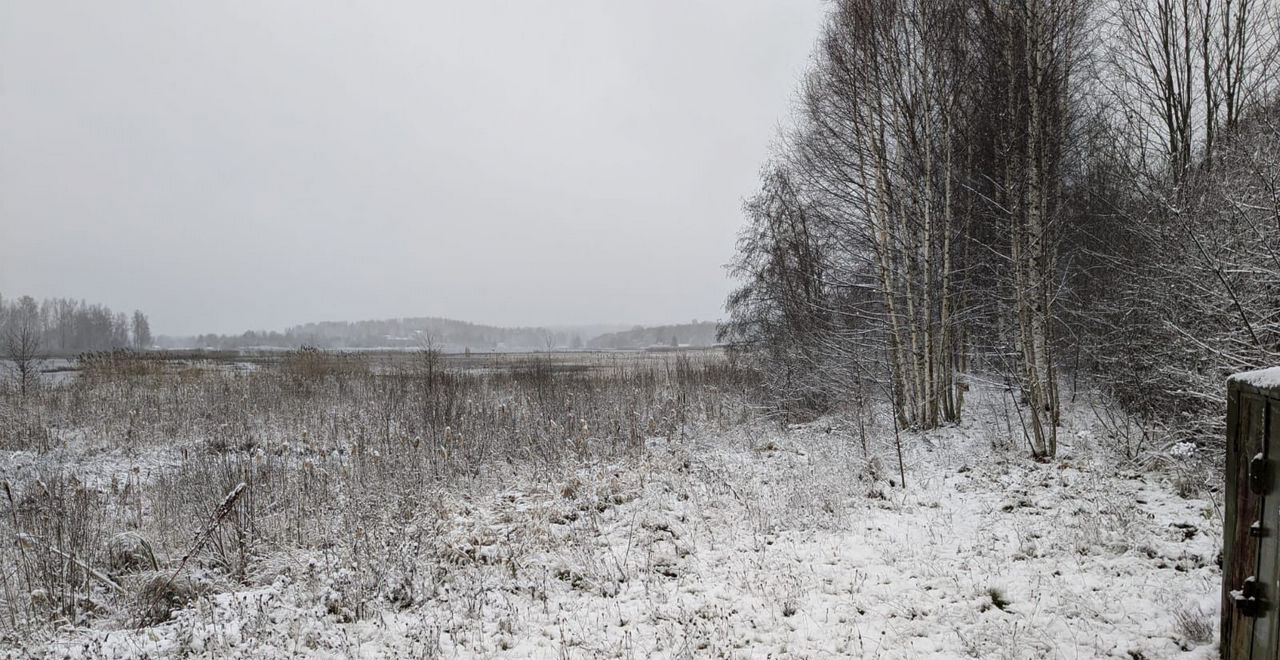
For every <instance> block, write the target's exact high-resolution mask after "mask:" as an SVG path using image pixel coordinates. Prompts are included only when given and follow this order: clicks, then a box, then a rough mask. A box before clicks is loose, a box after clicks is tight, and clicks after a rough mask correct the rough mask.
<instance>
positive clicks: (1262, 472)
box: [1249, 453, 1271, 495]
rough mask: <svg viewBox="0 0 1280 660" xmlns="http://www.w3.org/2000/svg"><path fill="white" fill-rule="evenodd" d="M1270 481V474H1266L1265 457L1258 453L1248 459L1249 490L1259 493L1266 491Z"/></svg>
mask: <svg viewBox="0 0 1280 660" xmlns="http://www.w3.org/2000/svg"><path fill="white" fill-rule="evenodd" d="M1270 481H1271V479H1270V475H1268V474H1267V459H1266V457H1265V456H1263V455H1262V454H1261V453H1259V454H1258V455H1257V456H1254V457H1253V460H1251V461H1249V490H1250V491H1252V492H1253V493H1254V494H1257V495H1261V494H1263V493H1265V492H1267V486H1269V485H1270Z"/></svg>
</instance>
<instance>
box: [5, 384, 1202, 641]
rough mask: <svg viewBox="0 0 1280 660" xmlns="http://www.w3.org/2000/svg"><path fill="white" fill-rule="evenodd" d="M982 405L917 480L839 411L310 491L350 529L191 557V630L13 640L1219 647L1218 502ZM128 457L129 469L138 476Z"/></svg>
mask: <svg viewBox="0 0 1280 660" xmlns="http://www.w3.org/2000/svg"><path fill="white" fill-rule="evenodd" d="M983 396H995V394H993V393H986V394H984V393H983V392H981V391H978V392H975V393H974V396H973V401H974V403H973V404H972V405H971V406H970V409H969V410H970V411H971V413H970V415H969V419H968V420H967V421H966V422H965V423H964V424H962V425H961V426H958V427H949V428H945V429H941V430H938V431H933V432H929V433H925V434H916V433H908V434H905V435H904V436H903V443H904V454H905V474H906V481H907V483H906V487H905V488H903V485H902V484H901V483H899V477H898V466H897V463H896V460H897V458H896V453H895V452H894V451H892V446H891V444H890V443H891V441H892V437H893V434H892V431H891V430H890V429H887V428H886V427H885V425H884V424H883V423H882V424H880V425H879V426H873V427H872V430H871V434H870V451H869V452H867V453H864V450H863V448H862V445H861V442H860V440H859V437H858V435H857V433H856V431H855V428H856V425H855V424H854V423H852V422H850V421H848V420H843V419H841V418H839V417H833V418H828V419H823V420H820V421H818V422H814V423H810V424H806V425H801V426H793V427H791V428H788V429H779V428H778V427H777V426H776V425H766V424H764V423H762V422H755V423H743V424H739V425H735V426H731V427H722V426H718V425H711V424H708V425H690V426H687V427H686V429H685V430H686V434H685V435H684V436H681V435H679V434H677V435H675V436H674V437H657V436H653V437H649V438H647V439H646V440H645V443H644V447H643V449H641V450H639V451H634V452H626V453H621V454H609V455H599V454H594V455H593V454H584V455H582V456H579V457H577V458H571V459H566V460H562V461H557V462H552V463H547V462H539V461H497V462H494V463H491V464H486V465H484V466H483V467H482V468H480V469H478V470H477V471H476V472H475V473H474V474H471V475H468V476H467V477H466V478H462V479H451V480H447V481H439V482H432V483H424V484H422V485H421V486H413V487H397V488H387V487H384V485H380V484H376V483H369V484H368V485H367V486H366V488H367V491H368V492H366V493H359V492H347V493H337V494H336V497H339V498H341V501H335V502H331V503H328V504H327V505H326V506H316V507H314V508H315V511H317V513H316V514H315V515H317V516H330V517H332V518H333V519H332V520H329V521H327V522H326V521H320V520H317V521H312V523H310V524H314V525H317V526H324V528H325V529H326V530H327V532H326V535H327V538H328V539H329V540H328V541H327V542H309V543H302V544H290V543H288V542H286V539H287V536H286V535H272V539H273V542H272V544H271V545H270V546H269V547H268V548H265V549H263V548H262V547H261V546H257V547H258V554H257V555H255V557H253V558H252V561H250V562H249V563H248V566H247V569H246V573H245V575H244V576H243V579H241V580H231V579H228V576H227V575H226V573H225V571H223V572H219V571H218V570H216V566H214V567H211V566H204V565H202V566H200V567H198V569H197V570H195V571H192V572H190V576H189V577H186V578H184V579H189V580H190V581H191V582H192V583H193V585H195V586H192V587H191V588H192V593H199V594H202V595H199V596H198V597H197V598H196V599H195V601H194V603H193V604H191V605H190V606H188V607H185V608H183V609H180V610H178V611H177V612H175V613H174V614H173V616H172V617H171V618H170V619H169V620H168V621H165V622H162V623H158V624H155V625H150V626H147V627H141V628H138V627H135V626H136V623H137V619H136V618H135V617H130V616H125V615H123V614H120V615H103V616H101V617H99V618H94V619H91V620H89V621H88V622H86V623H81V624H78V625H76V626H66V627H62V628H60V629H56V630H50V631H43V632H39V633H35V632H29V633H21V632H11V633H10V636H9V638H8V642H7V647H6V649H7V650H6V651H5V652H6V653H8V655H9V656H10V657H29V656H46V657H69V658H144V657H145V658H165V657H217V658H222V657H244V658H260V659H267V658H286V657H290V658H292V657H318V658H347V657H361V658H409V657H412V658H420V657H427V658H432V657H461V658H466V657H512V658H524V657H542V658H615V657H616V658H648V657H672V658H675V657H687V658H697V657H712V658H754V657H761V658H763V657H795V658H829V657H865V658H930V657H937V658H965V657H975V658H1098V657H1115V658H1129V659H1133V658H1168V657H1187V658H1211V657H1215V654H1216V649H1215V645H1214V641H1215V640H1214V639H1212V636H1213V635H1214V632H1213V628H1214V627H1216V618H1217V599H1218V593H1219V592H1218V589H1219V581H1220V571H1219V569H1218V568H1217V566H1216V559H1217V556H1218V552H1219V549H1220V545H1221V540H1220V538H1221V521H1220V512H1219V508H1218V507H1217V506H1216V505H1215V503H1214V502H1213V501H1212V500H1211V499H1198V498H1197V497H1184V496H1183V495H1189V494H1191V493H1188V492H1187V491H1186V489H1185V488H1184V489H1181V490H1182V495H1180V494H1179V490H1180V488H1179V485H1178V484H1179V475H1177V474H1172V473H1170V474H1165V473H1155V472H1145V471H1144V472H1138V471H1135V470H1134V469H1132V468H1131V467H1129V466H1128V465H1127V464H1126V463H1124V462H1123V461H1120V460H1119V459H1117V455H1116V453H1115V452H1114V451H1113V450H1112V449H1111V448H1109V447H1108V443H1107V441H1106V439H1105V438H1102V437H1100V435H1099V434H1100V430H1099V429H1098V428H1094V427H1092V426H1091V425H1090V422H1089V420H1090V419H1091V416H1090V415H1088V414H1086V413H1085V411H1083V410H1077V411H1068V414H1067V415H1066V417H1065V420H1066V421H1065V427H1064V429H1063V430H1062V433H1063V436H1064V437H1065V438H1066V439H1067V442H1066V443H1065V444H1066V446H1065V448H1064V451H1063V453H1062V456H1061V457H1060V458H1059V459H1058V460H1056V461H1053V462H1050V463H1037V462H1033V461H1031V460H1029V459H1028V458H1027V457H1026V455H1025V451H1023V450H1021V449H1019V448H1018V443H1015V442H1013V441H1012V439H1010V438H1008V437H1007V434H1008V430H1009V429H1008V427H1007V426H1004V422H1003V421H1002V420H1000V419H997V417H996V415H995V411H996V410H997V407H996V406H994V405H984V404H983ZM153 450H154V451H153ZM176 451H178V453H181V452H180V450H176ZM174 452H175V450H174V449H172V448H169V449H164V448H161V447H154V448H151V449H148V450H146V451H143V452H140V453H135V454H133V457H134V460H136V461H138V462H139V463H140V464H145V465H147V466H149V467H148V468H147V469H156V470H158V471H160V472H161V473H163V472H164V471H165V470H166V469H172V468H167V467H166V466H168V465H170V463H171V462H172V461H175V460H179V461H186V460H190V459H182V458H181V457H177V458H175V454H174ZM106 456H108V457H109V458H110V460H109V461H104V462H103V463H102V464H101V465H102V466H103V468H104V469H105V470H107V471H110V472H113V473H115V472H123V473H124V474H122V475H121V476H120V479H125V478H126V477H127V475H128V474H135V475H137V474H140V472H141V471H132V468H128V467H126V466H124V465H120V464H118V463H116V462H115V461H117V460H124V459H121V458H120V457H119V456H117V455H114V454H111V453H107V454H106ZM59 459H60V460H64V461H73V459H74V457H68V456H67V455H60V456H59ZM5 460H7V461H8V463H7V465H9V466H12V465H14V464H15V463H14V461H15V460H17V459H16V458H15V457H14V456H12V455H10V456H8V457H7V458H6V459H5ZM79 465H80V467H79V468H77V469H83V470H85V471H87V472H94V471H93V469H92V468H91V467H90V465H89V462H84V463H80V464H79ZM6 469H7V468H6ZM296 469H297V470H304V469H307V468H305V467H302V466H301V464H299V466H298V467H296ZM94 473H95V474H101V473H99V472H94ZM376 474H378V473H377V472H376V471H370V472H369V473H368V477H369V478H370V479H372V478H373V477H374V476H376ZM202 492H203V491H202ZM290 492H295V491H290ZM299 492H300V491H299ZM325 496H326V497H334V496H335V493H333V492H331V491H325ZM1206 497H1208V496H1206ZM298 505H299V503H297V502H273V503H272V506H273V507H275V508H274V509H273V508H271V507H266V508H264V509H263V514H262V515H264V516H270V515H272V513H271V512H272V511H277V512H279V511H284V510H287V509H288V508H289V507H295V506H298ZM338 512H341V513H338ZM257 524H262V525H266V524H267V523H266V522H261V521H260V522H258V523H257ZM300 534H301V532H300ZM303 536H305V537H306V538H315V537H314V536H308V535H303ZM6 570H9V569H6ZM197 586H198V587H199V588H197ZM7 597H8V598H13V597H14V596H13V595H12V594H11V595H8V596H7ZM1206 637H1208V638H1206Z"/></svg>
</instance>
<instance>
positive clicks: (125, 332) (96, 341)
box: [0, 294, 152, 355]
mask: <svg viewBox="0 0 1280 660" xmlns="http://www.w3.org/2000/svg"><path fill="white" fill-rule="evenodd" d="M0 343H3V344H4V345H5V346H8V345H11V344H12V345H19V344H20V345H22V346H23V347H25V348H24V350H31V351H33V352H34V353H35V354H41V355H74V354H76V353H80V352H82V351H102V350H109V349H114V348H149V347H151V345H152V337H151V324H150V322H149V321H148V319H147V315H146V314H143V313H142V312H140V311H135V312H133V314H131V315H130V314H126V313H124V312H115V311H112V309H111V308H110V307H107V306H106V305H97V304H90V303H87V302H85V301H83V300H71V299H70V298H47V299H45V300H40V301H37V300H36V299H35V298H32V297H31V296H22V297H20V298H6V297H5V296H4V295H3V294H0ZM6 351H8V352H12V351H11V350H9V349H6Z"/></svg>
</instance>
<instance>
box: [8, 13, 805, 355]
mask: <svg viewBox="0 0 1280 660" xmlns="http://www.w3.org/2000/svg"><path fill="white" fill-rule="evenodd" d="M824 6H825V4H824V3H823V2H822V1H821V0H660V1H654V0H645V1H643V2H623V1H621V0H520V1H516V0H508V1H505V2H499V1H498V0H453V1H450V2H445V1H437V0H416V1H408V0H405V1H393V0H387V1H381V2H353V1H349V0H347V1H334V0H288V1H286V0H271V1H263V0H229V1H219V2H171V1H159V0H156V1H151V2H138V1H129V0H114V1H112V2H84V1H83V0H74V1H65V0H0V293H3V294H5V295H6V296H9V295H19V294H31V295H34V296H36V297H45V296H67V297H75V298H85V299H87V300H89V301H91V302H103V303H106V304H108V305H111V306H112V307H114V308H117V309H122V310H130V309H134V308H141V309H143V310H146V311H148V312H149V313H150V314H151V317H152V327H153V328H155V330H156V331H157V332H160V333H164V334H187V333H197V332H239V331H242V330H245V329H248V328H268V329H276V328H283V327H284V326H287V325H291V324H295V323H299V322H305V321H312V320H342V319H346V320H355V319H361V318H384V317H397V316H419V315H433V316H447V317H452V318H459V319H465V320H471V321H476V322H483V323H494V324H503V325H517V324H520V325H539V324H558V323H579V322H625V323H662V322H676V321H687V320H689V319H691V318H695V317H696V318H701V319H708V318H716V317H718V316H719V315H720V314H721V309H722V304H723V298H724V295H725V293H726V292H727V291H728V289H729V286H730V283H729V282H728V280H727V279H726V276H725V273H724V271H723V268H722V267H723V265H724V264H725V263H726V262H727V261H728V260H729V259H730V257H731V256H732V252H733V240H734V237H735V234H736V232H737V230H738V228H739V227H740V226H741V224H742V218H741V215H740V202H741V199H742V198H743V197H744V196H746V195H748V194H750V193H751V192H752V190H753V189H754V187H755V184H756V175H757V172H758V169H759V167H760V165H761V163H762V161H763V160H764V158H765V156H766V151H767V146H768V143H769V142H770V141H771V140H772V139H773V138H774V136H775V135H776V131H777V127H778V126H779V125H780V124H781V123H784V122H785V120H786V117H787V114H788V113H789V111H790V109H791V105H792V101H793V90H794V89H795V87H796V84H797V81H798V79H799V77H800V75H801V74H802V73H803V71H804V69H805V67H806V63H807V61H808V57H809V54H810V51H811V48H812V45H813V43H814V40H815V39H816V37H817V33H818V26H819V23H820V21H821V16H822V13H823V10H824Z"/></svg>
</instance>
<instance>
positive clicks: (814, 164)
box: [722, 0, 1280, 457]
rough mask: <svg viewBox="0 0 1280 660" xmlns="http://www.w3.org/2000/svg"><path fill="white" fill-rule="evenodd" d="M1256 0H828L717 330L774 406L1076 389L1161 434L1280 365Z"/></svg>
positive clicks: (917, 407) (1278, 109)
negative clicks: (1229, 381) (743, 354)
mask: <svg viewBox="0 0 1280 660" xmlns="http://www.w3.org/2000/svg"><path fill="white" fill-rule="evenodd" d="M1277 25H1278V23H1277V2H1276V0H1197V1H1195V2H1189V1H1187V0H1112V1H1110V2H1092V1H1090V0H978V1H974V0H837V1H836V2H834V3H833V5H832V9H831V13H830V16H829V18H828V20H827V22H826V26H825V28H824V32H823V34H822V37H821V39H820V42H819V45H818V49H817V57H816V63H815V65H814V66H813V68H812V70H811V71H810V72H809V74H808V75H807V77H806V78H805V80H804V82H803V86H802V93H801V98H800V100H801V103H800V111H799V113H798V114H799V116H798V119H797V121H796V122H795V125H794V126H793V127H791V128H790V129H789V130H788V131H787V132H786V134H785V135H784V136H783V138H782V139H781V140H780V141H779V144H778V146H777V149H776V153H775V157H774V158H773V159H772V161H771V162H770V163H769V165H768V166H767V167H766V168H765V170H764V174H763V177H762V184H761V189H760V192H759V193H758V194H757V195H755V196H754V197H753V198H752V199H750V200H749V201H748V202H747V204H746V205H745V211H746V215H747V217H748V219H749V225H748V227H747V228H746V229H745V230H744V231H743V233H742V234H741V236H740V239H739V242H738V256H737V258H736V261H735V263H734V272H735V274H736V276H737V277H738V278H739V280H740V282H741V285H740V287H739V288H738V289H736V290H735V291H734V292H733V293H732V294H731V296H730V298H729V301H728V305H727V306H728V310H729V313H730V320H729V322H728V323H726V324H725V326H724V327H723V329H722V330H723V337H724V338H725V339H726V340H729V341H732V342H734V343H735V344H737V345H739V346H742V347H744V348H750V349H751V354H752V355H755V356H757V357H758V358H759V359H760V360H761V361H762V362H763V363H764V365H765V366H766V372H767V373H768V375H769V380H770V389H771V391H772V392H773V394H774V397H775V405H776V406H777V408H778V409H779V410H780V411H782V412H784V413H785V414H788V415H809V414H814V413H818V412H822V411H824V410H826V409H829V408H830V407H831V406H833V405H836V404H838V403H840V402H842V401H848V400H850V399H851V398H854V397H861V396H865V395H866V394H867V393H869V392H870V391H871V390H874V389H877V388H878V389H879V390H880V391H881V392H882V393H883V394H885V395H887V397H888V398H889V399H890V400H891V401H892V406H893V411H894V415H895V416H896V418H897V420H896V421H897V422H898V423H899V424H901V425H902V426H904V427H910V428H919V429H925V428H931V427H936V426H938V425H941V424H944V423H948V422H953V421H957V420H959V419H961V418H962V416H963V415H964V414H965V401H964V397H965V392H966V389H967V384H968V383H967V380H968V379H971V378H974V377H995V378H997V379H1001V380H1003V381H1004V382H1007V383H1008V384H1009V385H1010V386H1011V387H1012V389H1013V391H1014V392H1015V393H1016V399H1017V401H1018V402H1019V403H1020V404H1021V411H1022V413H1021V414H1023V415H1024V419H1023V422H1024V429H1025V431H1026V436H1027V439H1028V444H1029V445H1030V447H1031V450H1032V452H1033V453H1034V454H1035V455H1037V456H1041V457H1048V456H1052V455H1054V454H1055V453H1056V451H1057V428H1058V422H1059V409H1060V399H1061V396H1062V395H1061V392H1060V389H1061V388H1062V386H1063V383H1064V380H1065V379H1066V378H1068V377H1070V378H1072V379H1076V380H1080V381H1084V382H1088V383H1090V384H1092V385H1093V386H1096V388H1097V389H1098V390H1100V391H1101V392H1103V393H1105V394H1107V395H1110V396H1111V397H1112V398H1113V399H1114V400H1115V401H1117V402H1118V403H1120V404H1122V405H1123V406H1124V407H1125V408H1126V409H1127V410H1128V411H1130V412H1131V413H1132V414H1134V415H1136V416H1138V417H1139V418H1140V419H1141V420H1142V421H1143V422H1144V423H1145V424H1149V425H1151V426H1152V427H1159V428H1164V429H1166V430H1168V431H1169V437H1172V438H1188V437H1189V438H1192V439H1200V438H1204V437H1207V436H1208V435H1209V434H1210V433H1212V432H1216V429H1217V428H1218V426H1219V425H1220V424H1221V418H1222V404H1223V398H1224V397H1223V389H1224V385H1223V380H1224V377H1225V375H1226V374H1227V373H1229V372H1232V371H1237V370H1241V369H1248V368H1256V367H1260V366H1263V365H1268V364H1274V363H1276V362H1277V359H1278V358H1280V256H1278V255H1280V203H1278V201H1277V200H1280V193H1278V191H1280V105H1277V101H1276V95H1275V92H1276V88H1277V87H1276V83H1277V74H1280V69H1278V67H1277V61H1276V47H1277Z"/></svg>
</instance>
